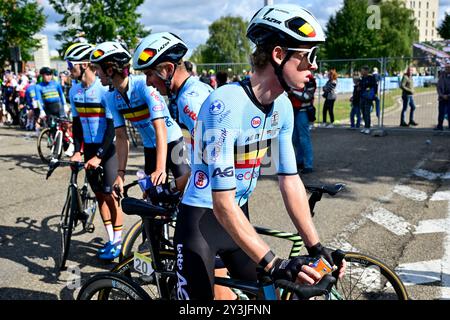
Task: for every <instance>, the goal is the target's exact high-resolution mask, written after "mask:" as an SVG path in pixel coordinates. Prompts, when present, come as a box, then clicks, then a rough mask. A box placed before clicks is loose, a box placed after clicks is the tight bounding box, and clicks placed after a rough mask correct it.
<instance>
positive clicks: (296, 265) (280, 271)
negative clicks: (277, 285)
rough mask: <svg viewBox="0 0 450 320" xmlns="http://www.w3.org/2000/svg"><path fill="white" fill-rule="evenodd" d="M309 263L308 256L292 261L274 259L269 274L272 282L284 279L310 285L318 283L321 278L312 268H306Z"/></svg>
mask: <svg viewBox="0 0 450 320" xmlns="http://www.w3.org/2000/svg"><path fill="white" fill-rule="evenodd" d="M309 262H311V258H310V257H308V256H299V257H295V258H292V259H280V258H276V259H275V261H274V263H273V265H272V267H271V268H270V270H269V274H270V276H271V277H272V278H273V279H274V280H280V279H284V280H288V281H292V282H301V283H306V284H311V285H312V284H314V283H316V282H318V281H319V280H320V279H321V278H322V276H321V275H320V273H318V272H317V271H316V270H314V269H313V268H311V267H308V264H309Z"/></svg>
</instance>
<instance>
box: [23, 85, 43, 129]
mask: <svg viewBox="0 0 450 320" xmlns="http://www.w3.org/2000/svg"><path fill="white" fill-rule="evenodd" d="M25 102H26V108H27V125H26V129H27V130H34V123H35V121H36V120H37V118H38V117H39V113H40V109H39V103H38V101H37V100H36V80H31V84H30V85H29V86H28V88H27V90H26V91H25Z"/></svg>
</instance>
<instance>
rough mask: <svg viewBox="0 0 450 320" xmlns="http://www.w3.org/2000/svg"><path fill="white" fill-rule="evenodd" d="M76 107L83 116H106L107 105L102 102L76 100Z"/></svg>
mask: <svg viewBox="0 0 450 320" xmlns="http://www.w3.org/2000/svg"><path fill="white" fill-rule="evenodd" d="M75 109H76V110H77V112H78V113H79V115H80V117H81V118H96V117H104V116H105V107H104V106H103V105H102V104H101V103H82V102H75Z"/></svg>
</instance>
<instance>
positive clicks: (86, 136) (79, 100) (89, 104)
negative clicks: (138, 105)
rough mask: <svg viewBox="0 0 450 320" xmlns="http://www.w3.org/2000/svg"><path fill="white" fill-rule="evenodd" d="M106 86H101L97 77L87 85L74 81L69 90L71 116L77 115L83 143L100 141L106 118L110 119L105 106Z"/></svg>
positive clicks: (110, 115) (104, 129) (102, 136)
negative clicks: (81, 129)
mask: <svg viewBox="0 0 450 320" xmlns="http://www.w3.org/2000/svg"><path fill="white" fill-rule="evenodd" d="M108 91H109V90H108V88H107V87H104V86H102V84H101V81H100V79H99V78H96V79H95V81H94V83H92V84H91V85H90V86H89V87H83V84H82V83H81V82H78V83H74V84H73V85H72V88H71V89H70V92H69V99H70V105H71V107H72V116H73V117H79V118H80V121H81V126H82V128H83V141H84V142H85V143H102V142H103V138H104V135H105V131H106V119H112V114H111V111H109V109H108V108H107V106H106V95H108V94H110V93H109V92H108Z"/></svg>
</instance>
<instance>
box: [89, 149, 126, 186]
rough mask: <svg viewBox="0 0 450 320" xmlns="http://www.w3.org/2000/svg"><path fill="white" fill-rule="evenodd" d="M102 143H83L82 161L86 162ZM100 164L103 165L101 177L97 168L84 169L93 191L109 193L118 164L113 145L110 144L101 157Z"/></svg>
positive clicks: (93, 155)
mask: <svg viewBox="0 0 450 320" xmlns="http://www.w3.org/2000/svg"><path fill="white" fill-rule="evenodd" d="M101 146H102V144H99V143H98V144H97V143H85V144H84V149H83V153H84V161H85V162H87V161H89V160H90V159H92V158H93V157H95V155H96V154H97V151H98V149H99V148H100V147H101ZM100 165H101V166H102V167H103V178H102V177H100V176H99V174H98V171H97V170H86V176H87V179H88V182H89V185H90V186H91V188H92V191H94V192H96V193H97V192H101V193H105V194H110V193H111V192H112V185H113V183H114V180H115V179H116V177H117V169H118V168H119V164H118V161H117V155H116V150H115V147H114V145H111V147H110V148H109V150H108V151H107V152H106V153H105V155H104V156H103V158H102V162H101V163H100Z"/></svg>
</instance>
